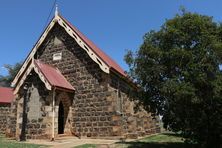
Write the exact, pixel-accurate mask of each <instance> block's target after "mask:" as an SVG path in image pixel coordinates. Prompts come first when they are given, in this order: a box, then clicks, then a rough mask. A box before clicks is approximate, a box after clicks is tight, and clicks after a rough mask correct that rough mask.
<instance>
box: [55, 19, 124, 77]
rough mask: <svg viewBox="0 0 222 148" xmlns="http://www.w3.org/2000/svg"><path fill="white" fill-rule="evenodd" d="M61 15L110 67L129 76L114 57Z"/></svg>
mask: <svg viewBox="0 0 222 148" xmlns="http://www.w3.org/2000/svg"><path fill="white" fill-rule="evenodd" d="M59 17H61V18H62V19H63V21H65V22H66V23H67V24H68V25H69V27H71V28H72V29H73V31H74V32H75V33H76V34H77V35H78V36H79V37H80V38H81V39H82V40H83V41H84V42H85V43H86V44H87V45H88V46H89V47H90V48H91V49H92V50H93V51H94V52H95V53H96V55H97V56H99V57H100V58H101V59H102V60H103V62H105V63H106V64H107V65H108V66H109V67H110V68H112V69H114V70H115V71H117V72H118V73H119V74H121V75H122V76H124V77H127V74H126V73H125V72H124V70H123V69H122V68H121V67H120V66H119V65H118V64H117V63H116V62H115V61H114V60H113V59H111V58H110V57H109V56H108V55H107V54H105V53H104V52H103V51H102V50H101V49H100V48H98V47H97V46H96V45H95V44H94V43H93V42H92V41H91V40H89V39H88V38H87V37H86V36H85V35H83V33H81V32H80V31H79V30H78V29H77V28H76V27H74V26H73V25H72V24H71V23H69V22H68V21H67V20H66V19H65V18H64V17H62V16H61V15H59Z"/></svg>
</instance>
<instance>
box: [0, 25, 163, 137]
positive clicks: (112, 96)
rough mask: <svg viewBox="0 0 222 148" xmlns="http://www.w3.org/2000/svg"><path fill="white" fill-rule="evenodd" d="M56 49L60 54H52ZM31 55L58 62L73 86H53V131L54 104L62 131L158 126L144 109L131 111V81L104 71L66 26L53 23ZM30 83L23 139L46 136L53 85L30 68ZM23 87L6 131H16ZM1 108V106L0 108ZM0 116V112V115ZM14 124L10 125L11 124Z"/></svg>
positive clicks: (124, 131)
mask: <svg viewBox="0 0 222 148" xmlns="http://www.w3.org/2000/svg"><path fill="white" fill-rule="evenodd" d="M56 53H61V55H62V58H61V60H56V61H53V55H54V54H56ZM34 58H35V59H38V60H41V61H42V62H44V63H45V64H49V65H52V66H54V67H56V68H58V69H59V70H60V71H61V73H62V74H63V75H64V77H65V78H66V79H67V81H68V82H69V83H70V84H71V85H72V86H73V87H74V88H75V92H69V91H66V90H61V89H57V90H56V91H55V108H54V110H55V136H56V137H57V136H58V132H59V127H58V126H60V125H59V124H61V123H59V115H58V114H59V104H60V102H61V103H62V104H63V107H64V116H63V118H64V123H63V124H64V134H66V135H74V136H78V137H90V138H110V137H112V138H115V137H117V138H118V137H119V138H120V137H126V138H137V137H138V136H144V135H148V134H153V133H156V132H159V124H158V123H159V122H158V120H157V119H156V118H153V117H152V116H151V114H150V113H147V112H146V111H144V110H143V109H140V110H139V111H137V112H135V110H134V107H135V103H134V101H133V99H134V95H133V94H134V93H136V90H135V89H134V88H133V87H132V85H131V84H130V83H129V82H128V81H127V80H125V78H122V77H120V76H119V75H118V74H116V73H115V72H112V71H111V72H110V74H106V73H104V72H103V71H102V70H101V69H100V67H99V66H98V65H97V64H96V63H95V62H94V61H93V60H92V59H91V58H90V57H89V56H88V54H87V53H86V52H85V51H84V50H83V49H81V47H80V46H79V45H78V44H77V43H76V42H75V40H74V39H73V38H71V37H70V36H69V35H68V34H67V33H66V32H65V30H64V29H63V28H62V27H61V26H59V25H58V24H56V25H55V26H54V27H53V29H52V30H51V31H50V32H49V34H48V35H47V37H46V39H45V41H44V42H43V43H42V45H41V46H40V47H39V49H38V51H37V52H36V54H35V56H34ZM26 82H27V83H29V89H28V102H27V104H28V108H27V117H28V121H27V128H26V129H27V130H26V136H27V138H28V139H42V138H51V133H52V110H53V109H52V91H49V90H47V89H46V87H45V85H44V83H43V82H42V81H41V80H40V79H39V78H38V75H37V74H36V73H35V72H34V71H33V72H32V73H31V75H29V76H28V77H27V79H26ZM22 94H23V92H22V90H20V91H19V93H18V94H17V97H16V100H14V101H13V103H12V107H11V111H10V118H9V121H8V123H9V124H8V127H7V128H8V129H7V130H6V131H7V134H8V135H11V136H15V137H16V138H18V137H19V135H20V132H21V123H22V112H23V110H22V104H23V95H22ZM0 111H1V110H0ZM0 122H1V118H0ZM13 127H14V128H13Z"/></svg>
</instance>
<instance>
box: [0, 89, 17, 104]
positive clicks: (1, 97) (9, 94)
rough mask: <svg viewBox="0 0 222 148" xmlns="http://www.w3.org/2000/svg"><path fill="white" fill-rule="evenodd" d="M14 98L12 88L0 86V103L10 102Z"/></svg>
mask: <svg viewBox="0 0 222 148" xmlns="http://www.w3.org/2000/svg"><path fill="white" fill-rule="evenodd" d="M13 99H14V94H13V89H12V88H7V87H0V104H2V103H4V104H5V103H11V102H12V100H13Z"/></svg>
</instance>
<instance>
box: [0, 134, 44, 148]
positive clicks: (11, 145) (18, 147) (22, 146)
mask: <svg viewBox="0 0 222 148" xmlns="http://www.w3.org/2000/svg"><path fill="white" fill-rule="evenodd" d="M46 147H47V146H44V145H36V144H27V143H24V142H17V141H15V140H8V139H6V138H5V137H4V136H0V148H46Z"/></svg>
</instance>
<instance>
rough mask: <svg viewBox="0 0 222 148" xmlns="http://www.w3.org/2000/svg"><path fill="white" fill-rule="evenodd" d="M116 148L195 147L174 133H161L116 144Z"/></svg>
mask: <svg viewBox="0 0 222 148" xmlns="http://www.w3.org/2000/svg"><path fill="white" fill-rule="evenodd" d="M115 147H116V148H195V147H197V146H196V145H191V144H186V143H184V140H183V139H182V138H181V137H180V136H179V135H177V134H174V133H161V134H158V135H153V136H149V137H146V138H143V139H140V140H136V141H131V142H121V143H118V144H116V146H115Z"/></svg>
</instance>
